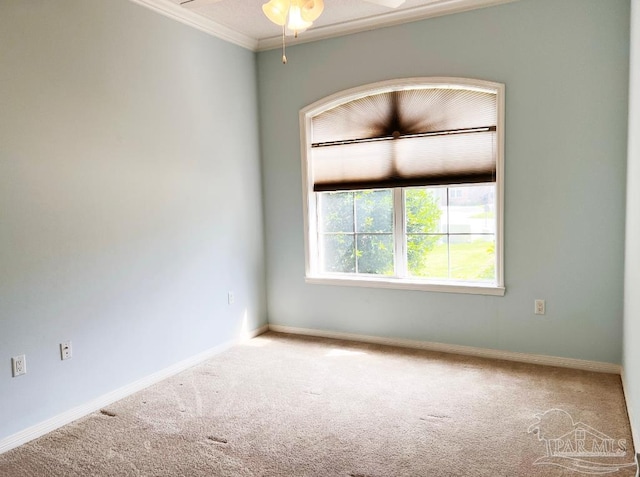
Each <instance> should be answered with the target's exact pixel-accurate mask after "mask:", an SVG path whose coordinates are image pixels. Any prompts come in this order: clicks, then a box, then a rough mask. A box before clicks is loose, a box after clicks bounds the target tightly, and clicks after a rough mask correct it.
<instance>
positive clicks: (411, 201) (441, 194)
mask: <svg viewBox="0 0 640 477" xmlns="http://www.w3.org/2000/svg"><path fill="white" fill-rule="evenodd" d="M405 214H406V217H407V218H406V221H407V224H406V225H407V233H410V234H411V233H423V234H426V233H446V232H447V189H446V187H438V188H431V189H427V188H419V189H406V191H405Z"/></svg>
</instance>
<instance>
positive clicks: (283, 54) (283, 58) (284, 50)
mask: <svg viewBox="0 0 640 477" xmlns="http://www.w3.org/2000/svg"><path fill="white" fill-rule="evenodd" d="M284 29H285V27H284V25H282V64H283V65H286V64H287V54H286V53H287V52H286V46H285V37H284Z"/></svg>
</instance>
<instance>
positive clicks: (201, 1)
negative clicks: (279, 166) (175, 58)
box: [132, 0, 517, 51]
mask: <svg viewBox="0 0 640 477" xmlns="http://www.w3.org/2000/svg"><path fill="white" fill-rule="evenodd" d="M132 1H134V2H135V3H139V4H142V5H145V6H147V7H149V8H152V9H153V10H156V11H158V12H160V13H162V14H164V15H167V16H169V17H172V18H174V19H176V20H178V21H181V22H183V23H186V24H189V25H191V26H193V27H195V28H198V29H200V30H203V31H206V32H207V33H210V34H212V35H214V36H217V37H219V38H222V39H224V40H227V41H230V42H232V43H236V44H238V45H240V46H243V47H245V48H248V49H251V50H254V51H259V50H268V49H271V48H276V47H278V46H279V45H280V43H281V41H282V40H281V35H282V30H281V27H279V26H277V25H275V24H273V23H271V22H270V21H269V20H268V19H267V18H266V17H265V16H264V14H263V13H262V5H263V4H264V3H266V2H267V0H198V1H192V2H187V1H186V0H132ZM512 1H517V0H406V1H405V3H403V4H402V5H401V6H400V7H398V8H395V9H393V8H387V7H383V6H380V5H375V4H373V3H370V2H367V1H365V0H324V3H325V6H324V12H323V13H322V15H321V16H320V18H318V20H316V21H315V22H314V24H313V26H312V27H311V28H310V29H309V30H307V31H306V32H304V33H301V34H300V36H299V37H298V38H297V39H296V40H295V42H296V43H304V42H306V41H314V40H320V39H324V38H329V37H333V36H340V35H345V34H349V33H355V32H359V31H365V30H372V29H375V28H380V27H384V26H390V25H397V24H400V23H407V22H411V21H416V20H422V19H424V18H429V17H435V16H440V15H446V14H451V13H457V12H462V11H466V10H473V9H476V8H483V7H487V6H491V5H497V4H501V3H508V2H512ZM181 3H182V4H183V5H182V6H181V5H180V4H181ZM187 6H188V8H187ZM288 43H293V41H291V40H289V41H288Z"/></svg>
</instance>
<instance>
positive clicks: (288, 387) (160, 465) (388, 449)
mask: <svg viewBox="0 0 640 477" xmlns="http://www.w3.org/2000/svg"><path fill="white" fill-rule="evenodd" d="M633 452H634V451H633V448H632V445H631V435H630V429H629V421H628V418H627V414H626V410H625V405H624V397H623V394H622V389H621V384H620V378H619V376H616V375H608V374H598V373H590V372H583V371H574V370H567V369H561V368H552V367H543V366H534V365H526V364H518V363H511V362H505V361H494V360H487V359H480V358H469V357H462V356H456V355H447V354H443V353H433V352H426V351H418V350H407V349H398V348H391V347H383V346H377V345H368V344H359V343H352V342H342V341H334V340H327V339H316V338H303V337H295V336H291V335H285V334H277V333H267V334H264V335H262V336H260V337H258V338H255V339H253V340H251V341H249V342H247V343H245V344H242V345H238V346H236V347H234V348H232V349H230V350H228V351H226V352H224V353H222V354H220V355H218V356H216V357H214V358H213V359H211V360H209V361H207V362H205V363H203V364H201V365H198V366H196V367H194V368H191V369H189V370H187V371H184V372H182V373H180V374H179V375H176V376H174V377H172V378H170V379H167V380H166V381H163V382H162V383H159V384H157V385H155V386H152V387H150V388H148V389H146V390H144V391H141V392H139V393H136V394H134V395H132V396H130V397H128V398H126V399H123V400H122V401H119V402H117V403H115V404H113V405H110V406H108V407H107V408H105V409H103V410H102V411H100V412H96V413H94V414H92V415H89V416H87V417H85V418H83V419H80V420H78V421H76V422H74V423H72V424H70V425H68V426H65V427H63V428H61V429H58V430H57V431H54V432H52V433H50V434H48V435H46V436H44V437H41V438H39V439H37V440H35V441H32V442H30V443H28V444H25V445H23V446H21V447H19V448H17V449H14V450H12V451H9V452H6V453H4V454H2V455H0V475H2V476H11V477H22V476H38V477H39V476H83V477H85V476H296V477H297V476H322V477H324V476H342V477H392V476H416V477H426V476H474V477H478V476H490V477H496V476H509V477H514V476H545V477H547V476H561V475H562V476H576V477H579V476H581V475H589V474H590V475H594V474H598V475H610V476H615V477H619V476H633V475H635V465H634V464H633V462H634V459H633V455H634V454H633Z"/></svg>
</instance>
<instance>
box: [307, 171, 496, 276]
mask: <svg viewBox="0 0 640 477" xmlns="http://www.w3.org/2000/svg"><path fill="white" fill-rule="evenodd" d="M400 191H401V194H400V195H399V197H400V200H401V203H400V204H394V193H393V190H392V189H378V190H357V191H336V192H316V193H315V194H316V198H317V201H318V203H319V207H318V244H319V250H318V254H319V263H320V268H321V271H322V273H326V274H356V275H358V274H367V275H374V276H375V275H380V276H389V277H396V278H409V279H411V278H413V279H431V280H440V281H451V280H453V281H470V282H486V283H492V282H494V281H495V279H496V253H495V243H496V240H495V235H496V232H495V231H496V226H495V186H494V184H479V185H475V184H474V185H471V186H466V187H460V186H455V187H420V188H402V189H400ZM398 208H399V209H400V213H399V214H397V213H395V214H394V210H398ZM395 221H399V222H400V224H399V227H400V229H401V230H402V231H403V232H402V234H401V235H399V236H394V233H393V231H394V230H395V229H396V228H398V224H394V222H395ZM396 242H400V244H399V245H400V249H399V250H400V254H396V253H395V250H396V249H398V247H397V245H396Z"/></svg>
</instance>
